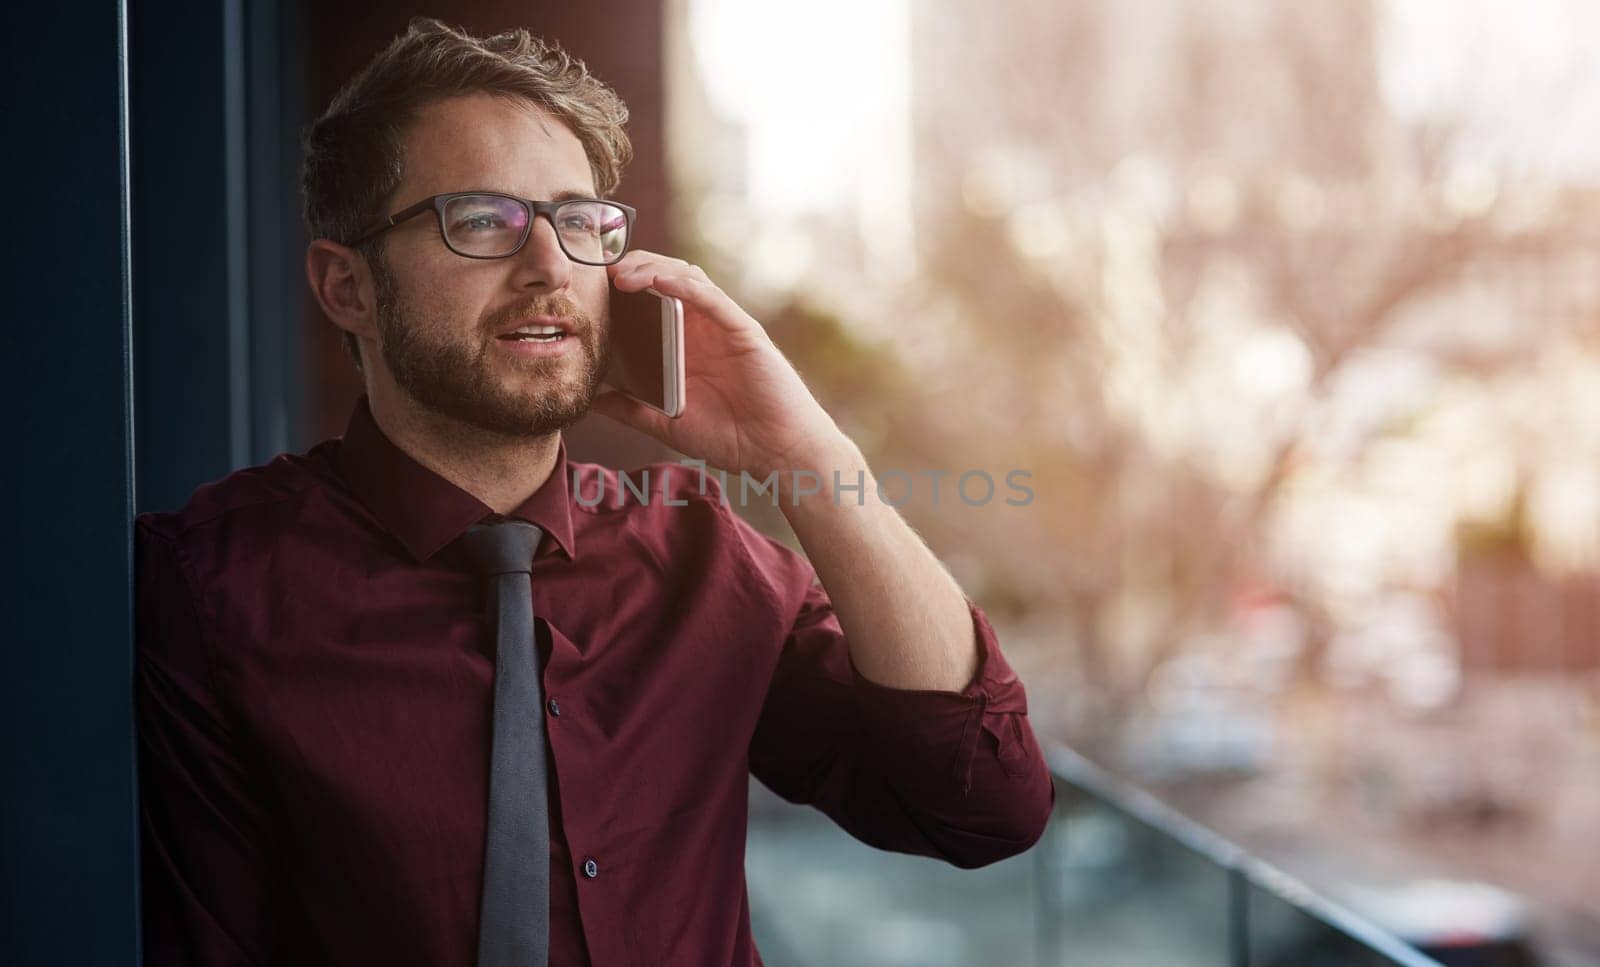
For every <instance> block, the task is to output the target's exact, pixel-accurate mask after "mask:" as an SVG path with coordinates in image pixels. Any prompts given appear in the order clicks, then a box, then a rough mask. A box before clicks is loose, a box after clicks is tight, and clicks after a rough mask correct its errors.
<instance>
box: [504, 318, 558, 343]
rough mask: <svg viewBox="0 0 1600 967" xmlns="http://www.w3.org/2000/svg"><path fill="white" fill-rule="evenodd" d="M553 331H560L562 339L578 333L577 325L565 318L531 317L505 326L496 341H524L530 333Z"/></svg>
mask: <svg viewBox="0 0 1600 967" xmlns="http://www.w3.org/2000/svg"><path fill="white" fill-rule="evenodd" d="M551 329H557V330H560V334H561V336H562V337H566V336H571V335H573V334H574V333H576V332H577V329H578V327H577V325H576V324H575V323H574V322H573V321H572V320H571V319H569V318H567V317H565V316H530V317H528V318H524V319H518V320H517V321H515V322H510V323H507V324H506V325H505V327H504V328H502V329H501V330H500V331H499V332H498V333H496V334H495V338H496V339H522V338H526V335H527V334H528V333H538V332H549V331H550V330H551Z"/></svg>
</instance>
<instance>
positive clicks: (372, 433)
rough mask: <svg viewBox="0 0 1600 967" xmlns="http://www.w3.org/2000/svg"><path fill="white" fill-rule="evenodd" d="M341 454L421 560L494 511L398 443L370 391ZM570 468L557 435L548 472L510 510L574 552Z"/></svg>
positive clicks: (360, 489) (359, 403) (356, 486)
mask: <svg viewBox="0 0 1600 967" xmlns="http://www.w3.org/2000/svg"><path fill="white" fill-rule="evenodd" d="M336 459H337V462H338V467H339V472H340V474H342V475H343V477H344V479H345V481H346V482H347V483H348V484H349V485H350V489H351V490H352V491H354V492H355V495H356V496H357V497H358V498H360V500H361V502H362V503H364V504H366V505H367V508H368V509H369V510H371V511H372V512H373V514H375V515H376V516H377V518H378V520H379V521H380V522H381V523H382V524H383V525H384V527H386V528H388V529H389V531H390V533H392V534H394V535H395V536H396V537H398V538H399V539H400V542H401V543H402V544H404V545H405V546H406V550H408V551H410V552H411V556H412V557H414V558H416V559H417V560H418V561H424V560H427V559H428V558H429V557H432V556H433V555H434V554H435V553H437V552H438V551H439V550H441V549H442V548H444V547H445V546H446V545H448V544H449V543H450V542H451V541H454V540H455V539H456V538H457V537H460V536H461V535H462V534H463V533H464V532H465V531H466V529H467V528H468V527H471V526H472V525H473V524H476V523H478V522H479V521H480V520H482V519H483V518H485V517H488V516H491V515H493V514H494V511H493V510H491V509H490V507H489V505H488V504H485V503H484V502H483V501H481V500H479V499H478V498H477V497H474V496H473V495H472V494H470V493H467V492H466V491H465V490H462V489H461V488H460V487H457V486H456V485H455V484H453V483H451V482H450V481H448V480H446V479H445V478H443V477H441V476H439V475H438V474H437V473H434V472H433V471H432V470H429V469H428V468H427V467H424V466H423V465H422V464H420V463H418V462H417V461H416V460H415V459H413V458H412V457H411V455H410V454H408V453H406V452H405V451H404V450H402V449H400V448H399V447H398V446H396V445H395V444H394V442H393V441H392V440H390V439H389V437H388V436H387V435H385V434H384V432H383V430H382V429H381V428H380V427H379V426H378V423H377V421H376V420H374V419H373V417H372V407H371V404H370V401H369V400H368V398H367V395H366V394H365V393H363V394H362V395H361V398H360V399H358V400H356V404H355V408H354V409H353V410H352V411H351V413H350V422H349V424H348V425H347V426H346V427H345V431H344V436H343V438H342V439H341V442H340V444H339V449H338V454H337V457H336ZM567 474H568V470H567V441H566V439H565V438H564V437H559V436H558V438H557V446H556V462H555V466H554V467H553V468H552V469H551V471H550V479H548V480H546V481H545V482H544V484H543V485H541V486H540V487H539V489H538V490H536V491H534V492H533V494H532V495H531V496H530V497H528V499H527V500H524V501H523V502H522V503H521V505H519V506H518V507H517V508H516V509H515V510H513V511H512V512H511V513H509V514H507V515H506V516H507V517H518V518H521V519H522V520H525V521H528V522H529V523H531V524H534V525H536V526H538V527H540V528H541V529H543V530H544V532H545V534H546V535H548V536H549V537H551V538H554V540H555V544H556V546H557V547H558V548H560V550H561V551H562V552H563V553H564V554H566V556H567V559H568V560H571V559H572V556H573V553H574V551H575V548H574V547H573V542H572V502H571V500H570V499H569V491H568V484H567Z"/></svg>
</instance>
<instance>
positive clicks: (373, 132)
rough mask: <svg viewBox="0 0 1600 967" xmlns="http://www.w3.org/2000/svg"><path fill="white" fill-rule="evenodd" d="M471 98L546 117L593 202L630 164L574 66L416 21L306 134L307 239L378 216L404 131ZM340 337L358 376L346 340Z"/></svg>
mask: <svg viewBox="0 0 1600 967" xmlns="http://www.w3.org/2000/svg"><path fill="white" fill-rule="evenodd" d="M477 92H486V93H490V94H495V95H499V96H502V97H507V98H512V99H518V98H520V99H522V100H525V101H528V102H530V103H532V104H534V105H536V106H538V107H540V108H542V109H544V110H545V111H548V112H549V113H550V114H552V115H554V116H555V117H556V118H557V119H559V120H560V121H562V122H563V123H565V124H566V125H567V127H569V128H570V129H572V133H573V134H574V135H576V136H577V138H578V141H579V142H580V143H581V144H582V145H583V150H584V154H586V155H587V156H588V158H589V168H590V171H591V172H592V173H593V174H594V183H595V189H596V190H597V191H598V192H599V193H600V195H601V196H602V197H605V196H607V195H609V194H610V193H611V192H613V191H615V190H616V188H617V185H618V183H619V182H621V180H622V169H623V168H624V167H626V166H627V164H628V162H629V161H630V160H632V157H633V146H632V144H631V143H630V142H629V141H628V135H627V132H625V131H624V130H623V125H624V124H626V123H627V120H628V108H627V105H625V104H623V103H622V99H621V98H619V97H617V94H616V92H615V91H613V90H612V89H611V88H610V87H607V86H606V85H605V84H604V83H603V82H601V81H600V80H599V79H598V78H596V77H595V76H594V75H593V74H590V73H589V69H588V68H587V67H586V66H584V63H583V61H581V60H578V59H577V58H575V57H573V56H572V55H570V54H568V53H567V52H566V51H564V50H562V49H561V48H560V47H559V46H557V45H556V44H554V43H552V42H549V41H545V40H542V39H540V38H538V37H535V36H533V35H531V34H529V33H528V31H526V30H522V29H516V30H508V31H505V32H503V33H498V34H495V35H494V36H492V37H484V38H478V37H473V36H471V35H470V34H467V33H466V32H464V31H462V30H459V29H457V28H453V27H450V26H448V25H446V24H444V23H442V22H440V21H438V20H435V19H433V18H431V17H417V18H414V19H413V20H412V21H411V23H410V25H409V28H408V29H407V30H406V32H405V34H404V35H402V36H400V37H396V38H395V40H394V41H393V42H392V43H390V44H389V46H388V47H387V48H386V49H384V51H383V52H382V53H380V54H378V56H377V57H375V58H373V60H372V62H371V63H369V64H368V65H367V66H366V67H364V68H363V69H362V70H361V72H360V73H359V74H357V75H356V76H355V77H353V78H351V80H350V81H349V83H347V84H345V86H344V87H343V88H341V89H340V91H339V93H338V94H336V95H334V98H333V100H332V102H330V103H329V104H328V109H327V110H326V111H325V112H323V115H322V117H320V118H318V119H317V120H316V122H315V123H314V124H312V125H311V127H310V128H309V129H308V130H307V132H306V135H305V139H304V142H303V148H304V153H305V157H304V163H303V167H302V169H301V187H302V189H303V191H304V193H305V209H304V215H305V221H306V227H307V228H308V229H309V230H310V232H311V237H312V238H330V239H333V240H334V241H336V242H340V243H346V244H348V242H349V240H351V239H353V238H355V237H357V236H358V235H359V234H360V233H361V232H362V231H363V230H364V229H366V228H367V227H368V226H370V225H372V224H373V223H374V222H376V221H378V220H379V219H381V218H383V217H384V216H385V215H387V214H388V211H387V210H386V209H385V206H387V205H388V204H389V203H390V198H391V196H392V195H393V194H394V191H395V189H396V188H398V187H399V186H400V181H401V176H402V171H401V161H402V152H401V149H402V138H403V136H404V134H405V132H406V129H407V127H409V125H410V124H411V123H412V122H413V121H414V120H415V119H416V117H417V115H418V113H419V111H420V110H421V109H422V108H423V107H425V106H427V105H428V104H431V103H433V102H435V101H439V100H443V99H445V98H449V97H458V96H462V95H467V94H472V93H477ZM378 242H381V237H380V238H379V239H377V240H374V242H371V243H364V244H363V245H362V246H360V248H361V249H365V250H366V252H365V253H364V254H367V255H368V257H369V258H370V259H371V260H372V261H373V263H374V264H373V268H374V270H375V272H381V271H382V267H381V248H380V247H379V245H378V244H377V243H378ZM344 335H345V345H346V347H347V348H348V349H349V350H350V354H351V356H352V357H353V358H354V359H355V360H356V365H357V366H358V367H359V366H360V365H361V356H360V353H359V351H358V349H357V341H356V338H355V336H353V335H351V334H350V333H345V334H344Z"/></svg>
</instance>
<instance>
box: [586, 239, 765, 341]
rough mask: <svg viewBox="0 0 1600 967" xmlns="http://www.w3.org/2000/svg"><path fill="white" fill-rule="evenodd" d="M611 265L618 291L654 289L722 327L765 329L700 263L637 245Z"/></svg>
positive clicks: (613, 281) (731, 329)
mask: <svg viewBox="0 0 1600 967" xmlns="http://www.w3.org/2000/svg"><path fill="white" fill-rule="evenodd" d="M610 269H611V270H612V271H611V282H612V284H613V285H615V286H616V287H617V289H618V290H619V291H622V292H641V291H643V290H645V289H653V290H655V291H656V292H657V293H659V294H661V295H665V296H672V297H674V298H677V299H682V300H683V302H684V305H686V306H693V307H694V308H696V309H698V310H699V311H700V312H701V313H702V314H703V315H705V316H706V317H707V318H709V319H710V320H711V321H712V322H714V323H715V324H716V325H717V326H718V327H720V328H722V329H726V330H728V331H730V332H740V331H749V330H752V329H754V330H757V331H761V332H765V330H762V329H761V324H760V323H758V322H756V320H755V319H753V318H751V317H750V315H749V314H748V313H746V312H745V311H744V310H743V309H741V308H740V307H739V305H738V303H736V302H734V301H733V300H732V299H731V298H729V297H728V295H727V294H726V293H725V292H723V291H722V289H720V288H719V287H718V286H717V284H716V283H715V282H712V281H711V278H710V276H708V275H706V273H705V270H704V269H702V268H700V266H698V265H691V264H690V263H688V262H685V261H684V260H683V259H674V258H668V257H667V256H665V255H658V254H656V253H654V252H646V251H642V250H637V249H636V250H634V251H632V252H629V253H628V254H627V255H624V256H623V257H622V260H621V261H619V262H617V263H616V264H615V265H612V266H610Z"/></svg>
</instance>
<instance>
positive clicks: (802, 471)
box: [779, 433, 873, 513]
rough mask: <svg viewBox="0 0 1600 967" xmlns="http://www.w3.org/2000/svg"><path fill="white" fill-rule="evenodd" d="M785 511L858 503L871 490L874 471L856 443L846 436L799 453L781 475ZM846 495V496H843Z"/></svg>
mask: <svg viewBox="0 0 1600 967" xmlns="http://www.w3.org/2000/svg"><path fill="white" fill-rule="evenodd" d="M779 481H780V491H781V498H782V499H781V502H780V504H781V507H782V508H783V510H784V512H785V513H787V512H788V511H790V510H792V509H795V508H798V507H801V506H803V505H806V504H815V503H818V502H822V503H830V504H831V503H841V502H844V501H845V500H849V501H851V502H859V501H856V499H855V496H854V495H859V494H862V493H864V492H865V490H866V489H867V488H870V487H871V486H872V485H873V483H872V471H871V468H869V467H868V466H867V459H866V457H865V456H864V455H863V454H862V453H861V450H860V448H859V447H857V446H856V445H855V441H853V440H851V439H850V438H849V437H847V436H845V435H844V434H843V433H839V434H836V435H832V436H830V437H828V438H826V439H822V440H819V441H817V443H816V444H815V445H812V446H809V447H807V448H806V449H805V450H804V451H802V452H800V453H797V454H795V456H794V458H793V459H792V461H791V462H790V465H789V466H787V467H785V468H783V469H782V470H781V471H780V472H779ZM841 494H842V496H841Z"/></svg>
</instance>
